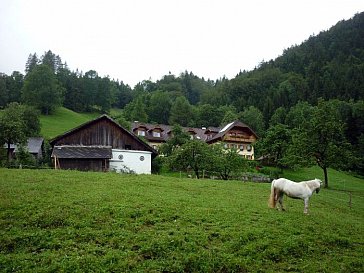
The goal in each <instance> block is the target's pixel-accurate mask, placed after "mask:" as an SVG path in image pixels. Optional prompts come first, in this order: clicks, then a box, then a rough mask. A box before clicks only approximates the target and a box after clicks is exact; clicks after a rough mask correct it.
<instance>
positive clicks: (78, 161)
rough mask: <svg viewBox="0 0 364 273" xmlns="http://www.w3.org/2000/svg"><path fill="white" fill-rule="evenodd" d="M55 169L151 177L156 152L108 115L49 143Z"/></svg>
mask: <svg viewBox="0 0 364 273" xmlns="http://www.w3.org/2000/svg"><path fill="white" fill-rule="evenodd" d="M50 144H51V146H52V148H53V150H52V155H51V157H52V159H53V163H54V167H55V168H56V169H76V170H82V171H116V172H130V173H137V174H150V173H151V165H152V159H153V158H154V157H155V156H156V155H157V152H156V151H155V150H154V149H153V148H152V147H150V146H149V145H148V144H147V143H145V142H143V141H142V140H141V139H139V138H138V137H137V136H136V135H134V134H133V133H131V132H129V131H128V130H126V129H125V128H123V127H122V126H120V125H119V124H118V123H117V122H115V121H114V120H113V119H111V118H110V117H109V116H107V115H102V116H100V117H99V118H97V119H94V120H91V121H89V122H87V123H85V124H82V125H80V126H79V127H77V128H74V129H72V130H70V131H68V132H65V133H64V134H62V135H59V136H57V137H55V138H54V139H52V140H51V141H50Z"/></svg>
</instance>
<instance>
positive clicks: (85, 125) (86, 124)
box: [50, 115, 158, 156]
mask: <svg viewBox="0 0 364 273" xmlns="http://www.w3.org/2000/svg"><path fill="white" fill-rule="evenodd" d="M100 120H108V121H110V122H112V123H113V124H115V125H116V126H117V127H119V128H120V130H122V131H123V132H124V133H125V134H128V135H130V136H131V137H132V138H133V139H134V140H135V141H137V142H139V143H140V144H142V146H143V147H144V148H145V149H146V150H147V151H150V152H152V154H153V156H156V155H157V154H158V152H157V151H156V150H154V149H153V148H152V147H151V146H149V145H148V144H147V143H145V142H144V141H142V140H141V139H140V138H138V137H137V136H136V135H134V134H133V133H132V132H129V131H128V130H126V129H125V128H123V127H122V126H120V124H119V123H117V122H116V121H114V120H113V119H112V118H110V117H109V116H108V115H101V116H100V117H98V118H96V119H93V120H90V121H88V122H86V123H83V124H81V125H80V126H78V127H75V128H73V129H71V130H69V131H67V132H65V133H63V134H61V135H59V136H56V137H55V138H53V139H51V140H50V144H51V145H52V146H54V145H55V143H56V142H57V141H58V140H60V139H62V138H64V137H66V136H68V135H71V134H73V133H75V132H78V131H80V130H82V129H83V128H85V127H87V126H89V125H91V124H93V123H96V122H98V121H100Z"/></svg>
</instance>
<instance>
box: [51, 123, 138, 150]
mask: <svg viewBox="0 0 364 273" xmlns="http://www.w3.org/2000/svg"><path fill="white" fill-rule="evenodd" d="M53 145H57V146H60V145H84V146H95V145H100V146H111V147H112V148H113V149H131V150H142V151H143V150H145V147H144V146H143V145H142V144H141V143H140V142H138V141H137V140H136V139H135V138H133V137H132V136H131V135H129V134H128V133H126V132H124V131H123V129H121V128H120V127H118V126H117V125H116V124H114V123H112V122H111V121H109V120H107V119H104V120H100V121H98V122H95V123H91V124H89V125H88V126H86V127H83V128H82V129H81V130H76V131H75V132H73V133H71V134H69V135H66V136H64V137H62V138H61V139H59V140H57V141H56V142H55V143H54V144H53Z"/></svg>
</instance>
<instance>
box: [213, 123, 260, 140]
mask: <svg viewBox="0 0 364 273" xmlns="http://www.w3.org/2000/svg"><path fill="white" fill-rule="evenodd" d="M235 127H240V128H247V129H248V130H249V131H250V132H251V133H252V134H253V135H254V136H255V138H258V136H257V135H256V133H255V132H254V131H253V130H252V129H251V128H250V127H249V126H248V125H246V124H245V123H243V122H241V121H239V120H235V121H233V122H230V123H228V124H227V125H225V126H224V127H223V128H222V129H221V130H220V131H219V132H218V133H217V134H216V135H214V136H213V137H212V138H211V139H209V140H207V141H206V142H208V143H210V142H214V141H217V140H220V139H221V138H222V137H223V136H224V135H225V134H226V133H227V132H229V131H230V130H231V129H233V128H235Z"/></svg>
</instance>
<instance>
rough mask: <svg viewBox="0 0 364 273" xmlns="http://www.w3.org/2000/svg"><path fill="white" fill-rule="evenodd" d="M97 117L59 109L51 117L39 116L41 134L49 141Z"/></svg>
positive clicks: (62, 108) (96, 115)
mask: <svg viewBox="0 0 364 273" xmlns="http://www.w3.org/2000/svg"><path fill="white" fill-rule="evenodd" d="M98 116H100V114H98V113H76V112H73V111H72V110H69V109H67V108H64V107H59V108H57V109H56V111H55V113H54V114H52V115H48V116H45V115H41V116H40V123H41V134H42V136H44V137H45V138H47V139H51V138H54V137H56V136H58V135H60V134H63V133H65V132H66V131H69V130H71V129H73V128H75V127H77V126H79V125H81V124H83V123H85V122H87V121H90V120H92V119H95V118H96V117H98Z"/></svg>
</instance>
